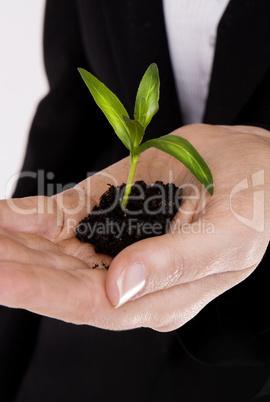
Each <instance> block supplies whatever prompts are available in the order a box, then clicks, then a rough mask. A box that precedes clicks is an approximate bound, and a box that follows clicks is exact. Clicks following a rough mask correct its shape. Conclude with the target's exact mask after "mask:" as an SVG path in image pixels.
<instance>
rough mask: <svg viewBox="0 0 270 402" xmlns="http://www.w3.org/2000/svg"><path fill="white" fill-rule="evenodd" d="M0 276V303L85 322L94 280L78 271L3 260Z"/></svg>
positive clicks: (92, 304) (0, 265)
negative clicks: (85, 278) (86, 277)
mask: <svg viewBox="0 0 270 402" xmlns="http://www.w3.org/2000/svg"><path fill="white" fill-rule="evenodd" d="M99 272H100V273H102V271H99ZM0 276H1V281H0V304H2V305H5V306H8V307H15V308H23V309H26V310H29V311H32V312H35V313H38V314H42V315H46V316H48V317H53V318H58V319H61V320H64V321H68V322H73V323H83V322H84V321H85V320H86V318H87V315H88V313H90V312H91V310H92V308H93V306H94V298H95V286H94V283H93V281H92V280H91V278H88V279H87V281H83V279H84V276H83V275H82V274H78V273H77V271H72V272H70V271H64V270H56V269H52V268H48V267H42V266H39V265H32V264H27V265H26V264H21V263H17V262H11V261H5V262H2V261H1V262H0Z"/></svg>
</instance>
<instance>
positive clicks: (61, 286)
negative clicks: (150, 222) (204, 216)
mask: <svg viewBox="0 0 270 402" xmlns="http://www.w3.org/2000/svg"><path fill="white" fill-rule="evenodd" d="M250 273H251V270H245V271H239V272H226V273H224V274H220V275H211V276H209V277H207V278H202V279H200V280H198V281H195V282H192V283H188V284H182V285H178V286H175V287H173V288H170V289H167V290H164V291H162V292H156V293H153V294H148V295H145V296H144V297H142V298H140V299H138V300H136V301H132V302H129V303H127V304H126V305H125V306H122V307H121V308H120V309H114V308H113V307H112V306H111V304H110V302H109V300H108V299H107V297H106V292H105V276H106V273H105V272H104V271H89V270H84V269H82V270H80V271H75V272H67V271H60V270H52V269H50V268H49V269H46V268H43V267H40V266H32V265H27V266H26V265H24V264H18V263H12V262H7V263H5V264H3V263H2V262H0V276H1V282H0V304H1V305H5V306H8V307H13V308H23V309H26V310H29V311H32V312H35V313H37V314H41V315H45V316H48V317H52V318H57V319H60V320H63V321H66V322H72V323H74V324H87V325H92V326H96V327H99V328H104V329H110V330H126V329H132V328H139V327H149V328H152V329H155V330H158V331H162V332H164V331H171V330H173V329H176V328H179V327H180V326H182V325H184V324H185V323H186V322H187V321H189V320H190V319H191V318H193V317H194V316H195V315H196V314H197V313H198V312H199V311H200V310H201V309H202V308H203V307H204V306H205V305H206V304H207V303H209V302H210V301H211V300H213V299H214V298H215V297H217V296H218V295H220V294H221V293H223V292H224V291H226V290H227V289H229V288H231V287H232V286H234V285H236V284H237V283H239V282H241V281H242V280H244V279H245V278H246V277H247V276H248V275H249V274H250Z"/></svg>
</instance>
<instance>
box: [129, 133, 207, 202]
mask: <svg viewBox="0 0 270 402" xmlns="http://www.w3.org/2000/svg"><path fill="white" fill-rule="evenodd" d="M151 147H154V148H157V149H159V150H160V151H163V152H166V153H167V154H169V155H171V156H173V157H174V158H176V159H178V160H179V161H180V162H182V163H183V165H185V166H186V167H187V168H188V169H189V170H190V172H191V173H192V174H193V175H194V176H195V177H196V179H197V180H198V181H199V182H200V183H201V184H202V185H203V186H204V187H205V188H206V189H207V191H208V192H209V193H210V194H211V195H212V194H213V192H214V187H213V177H212V174H211V171H210V169H209V167H208V166H207V164H206V162H205V161H204V159H203V158H202V156H201V155H200V154H199V153H198V151H196V149H195V148H194V147H193V145H191V143H190V142H189V141H188V140H186V139H185V138H182V137H178V136H177V135H173V134H168V135H164V136H163V137H159V138H156V139H153V140H149V141H146V142H145V143H144V144H141V145H140V146H139V147H138V148H137V149H136V152H137V153H142V152H144V151H145V150H146V149H148V148H151Z"/></svg>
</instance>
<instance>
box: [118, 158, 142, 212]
mask: <svg viewBox="0 0 270 402" xmlns="http://www.w3.org/2000/svg"><path fill="white" fill-rule="evenodd" d="M139 158H140V154H133V153H131V154H130V169H129V174H128V179H127V184H126V187H125V192H124V196H123V201H122V205H121V207H122V210H123V211H124V210H125V209H126V207H127V203H128V196H129V194H130V192H131V188H132V184H133V180H134V176H135V171H136V168H137V164H138V162H139Z"/></svg>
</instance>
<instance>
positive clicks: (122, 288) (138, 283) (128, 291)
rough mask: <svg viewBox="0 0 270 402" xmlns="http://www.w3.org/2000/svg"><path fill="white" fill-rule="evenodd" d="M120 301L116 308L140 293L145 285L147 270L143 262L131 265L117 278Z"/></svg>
mask: <svg viewBox="0 0 270 402" xmlns="http://www.w3.org/2000/svg"><path fill="white" fill-rule="evenodd" d="M116 283H117V287H118V291H119V301H118V304H117V306H116V308H118V307H120V306H122V305H123V304H124V303H126V302H127V301H129V300H130V299H131V298H132V297H133V296H135V295H136V294H137V293H139V292H140V291H141V290H142V288H143V287H144V285H145V270H144V267H143V266H142V265H141V264H138V263H137V264H132V265H129V266H128V267H127V268H125V269H124V271H123V272H122V273H121V275H120V276H119V278H118V279H117V282H116Z"/></svg>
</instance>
